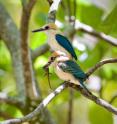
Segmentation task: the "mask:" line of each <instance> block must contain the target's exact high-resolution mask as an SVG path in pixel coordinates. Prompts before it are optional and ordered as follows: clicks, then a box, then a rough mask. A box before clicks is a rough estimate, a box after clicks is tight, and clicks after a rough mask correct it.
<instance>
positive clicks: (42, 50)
mask: <svg viewBox="0 0 117 124" xmlns="http://www.w3.org/2000/svg"><path fill="white" fill-rule="evenodd" d="M48 50H49V46H48V44H43V45H42V46H40V47H38V48H36V49H35V50H33V51H32V54H31V56H32V60H35V59H36V58H37V57H38V56H40V55H42V54H44V53H46V52H47V51H48Z"/></svg>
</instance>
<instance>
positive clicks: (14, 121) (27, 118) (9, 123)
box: [1, 83, 67, 124]
mask: <svg viewBox="0 0 117 124" xmlns="http://www.w3.org/2000/svg"><path fill="white" fill-rule="evenodd" d="M66 86H67V85H66V83H64V84H62V85H61V86H59V87H58V88H57V89H56V90H55V91H53V92H52V93H51V94H49V95H48V96H47V97H46V98H45V99H44V100H43V101H42V102H41V103H40V104H39V106H38V107H37V108H36V109H35V110H34V111H33V112H31V113H29V114H28V115H26V116H24V117H22V118H19V119H10V120H7V121H4V122H2V123H1V124H18V123H22V122H26V121H30V120H31V119H32V118H33V117H35V116H37V115H38V114H39V113H40V111H42V110H43V109H44V108H45V107H46V106H47V105H48V104H49V102H50V101H51V100H52V99H53V98H54V97H55V96H57V95H58V94H59V93H60V92H62V91H63V90H64V89H65V87H66Z"/></svg>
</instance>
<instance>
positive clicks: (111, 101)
mask: <svg viewBox="0 0 117 124" xmlns="http://www.w3.org/2000/svg"><path fill="white" fill-rule="evenodd" d="M115 99H117V94H115V95H114V96H113V97H112V98H111V100H110V101H109V103H110V104H112V103H113V102H114V101H115Z"/></svg>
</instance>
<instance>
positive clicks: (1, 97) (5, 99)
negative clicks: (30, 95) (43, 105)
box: [0, 93, 24, 109]
mask: <svg viewBox="0 0 117 124" xmlns="http://www.w3.org/2000/svg"><path fill="white" fill-rule="evenodd" d="M0 102H3V103H8V104H10V105H14V106H16V107H18V108H21V109H22V108H24V104H23V103H22V102H21V101H19V100H18V98H14V97H10V96H8V95H7V94H5V93H0Z"/></svg>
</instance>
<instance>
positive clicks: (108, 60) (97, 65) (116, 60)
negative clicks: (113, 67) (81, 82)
mask: <svg viewBox="0 0 117 124" xmlns="http://www.w3.org/2000/svg"><path fill="white" fill-rule="evenodd" d="M107 63H117V58H112V59H106V60H102V61H100V62H99V63H97V64H96V65H95V66H94V67H92V68H90V69H89V71H88V72H87V73H86V75H87V77H89V76H90V75H91V74H92V73H94V71H96V70H97V69H98V68H100V67H101V66H103V65H104V64H107Z"/></svg>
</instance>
